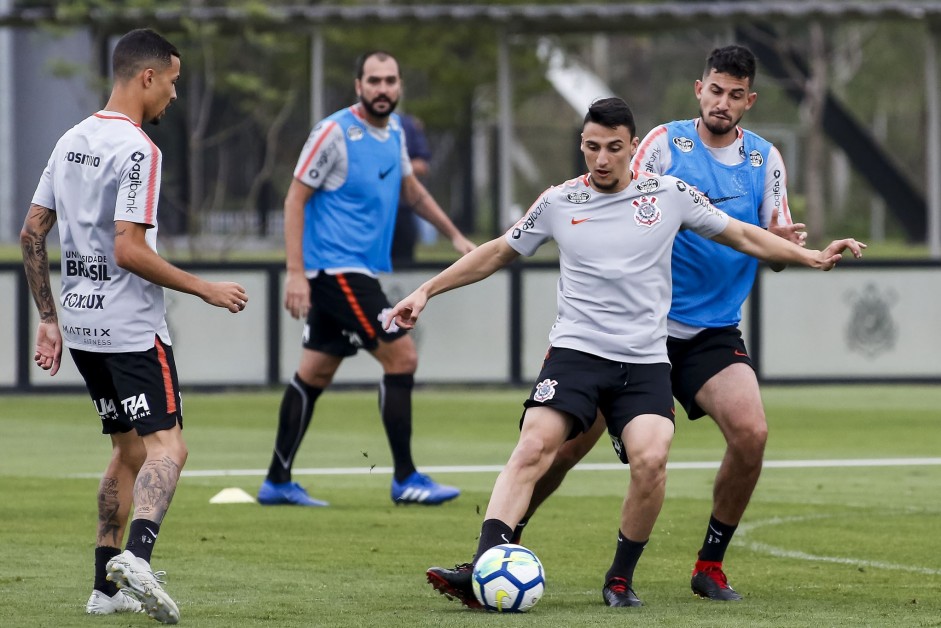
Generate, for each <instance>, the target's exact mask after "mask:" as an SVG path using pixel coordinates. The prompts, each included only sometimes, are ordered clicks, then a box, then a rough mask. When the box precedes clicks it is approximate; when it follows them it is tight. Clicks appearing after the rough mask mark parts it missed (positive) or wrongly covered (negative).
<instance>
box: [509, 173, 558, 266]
mask: <svg viewBox="0 0 941 628" xmlns="http://www.w3.org/2000/svg"><path fill="white" fill-rule="evenodd" d="M551 190H552V188H550V189H548V190H546V191H545V192H543V193H542V194H541V195H540V196H539V198H537V199H536V202H535V203H533V204H532V206H531V207H530V208H529V210H528V211H527V212H526V214H524V215H523V217H522V218H520V219H519V221H518V222H517V223H516V224H515V225H513V226H512V227H510V229H509V230H508V231H507V232H506V234H505V235H504V236H503V237H504V239H505V240H506V242H507V244H509V245H510V247H511V248H512V249H513V250H514V251H516V252H517V253H519V254H520V255H523V256H524V257H530V256H531V255H532V254H533V253H535V252H536V250H537V249H538V248H539V247H540V246H542V245H543V244H544V243H545V242H546V241H547V240H549V239H550V238H551V237H552V225H551V222H552V221H551V220H549V218H550V216H549V215H548V212H551V211H552V209H551V207H552V202H551V200H550V198H549V193H550V192H551Z"/></svg>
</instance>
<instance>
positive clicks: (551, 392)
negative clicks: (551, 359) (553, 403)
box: [533, 379, 559, 403]
mask: <svg viewBox="0 0 941 628" xmlns="http://www.w3.org/2000/svg"><path fill="white" fill-rule="evenodd" d="M558 384H559V382H557V381H556V380H554V379H544V380H542V381H541V382H539V383H538V384H536V391H535V392H534V393H533V400H534V401H538V402H539V403H542V402H543V401H549V400H550V399H552V398H553V397H555V387H556V386H558Z"/></svg>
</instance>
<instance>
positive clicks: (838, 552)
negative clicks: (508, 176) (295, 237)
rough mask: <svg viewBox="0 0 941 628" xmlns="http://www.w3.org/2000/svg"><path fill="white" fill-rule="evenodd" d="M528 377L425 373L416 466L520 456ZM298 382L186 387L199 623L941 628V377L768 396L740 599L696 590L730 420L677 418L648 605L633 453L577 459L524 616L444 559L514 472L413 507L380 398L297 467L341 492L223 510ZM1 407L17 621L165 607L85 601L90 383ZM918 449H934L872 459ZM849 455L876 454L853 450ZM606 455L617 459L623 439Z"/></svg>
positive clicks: (171, 574) (459, 551)
mask: <svg viewBox="0 0 941 628" xmlns="http://www.w3.org/2000/svg"><path fill="white" fill-rule="evenodd" d="M523 394H524V393H522V392H519V391H509V392H508V391H490V390H479V391H467V390H454V391H437V390H436V391H419V392H418V393H417V394H416V398H415V415H416V419H415V436H414V442H413V449H414V454H415V459H416V461H417V462H418V463H419V466H420V467H421V468H424V469H427V468H428V467H435V466H459V465H499V464H502V463H503V462H505V461H506V458H507V456H508V454H509V452H510V450H511V449H512V447H513V445H514V443H515V439H516V434H517V431H516V422H517V419H518V416H519V412H520V407H521V406H520V402H521V400H522V398H523ZM279 399H280V393H261V394H242V393H226V394H217V395H206V394H195V393H193V394H186V395H185V402H184V404H185V413H186V423H185V434H186V437H187V442H188V444H189V448H190V456H189V461H188V463H187V466H186V471H185V473H188V475H186V476H185V477H184V478H183V479H182V481H181V483H180V486H179V488H178V490H177V493H176V497H175V498H174V501H173V506H172V508H171V510H170V513H169V515H168V517H167V519H166V521H165V522H164V526H163V529H162V530H161V533H160V540H159V543H158V544H157V547H156V550H155V553H154V561H153V562H154V567H155V569H162V570H166V571H167V573H168V582H167V585H166V589H167V591H168V592H169V593H170V595H172V596H173V597H174V598H175V599H176V601H177V603H178V604H179V606H180V610H181V614H182V620H181V625H190V626H198V627H201V628H202V627H208V628H213V627H227V628H228V627H231V626H277V627H282V626H284V627H287V626H331V627H332V626H338V627H343V626H349V627H355V628H363V627H366V626H382V628H397V627H403V628H411V627H415V626H495V625H513V626H619V627H621V626H627V625H630V626H742V627H746V626H747V627H752V626H769V627H775V628H777V627H780V626H939V625H941V534H938V526H939V523H938V522H939V521H941V488H939V487H941V465H939V464H937V462H938V457H939V456H941V388H939V387H927V386H926V387H876V386H867V387H861V386H859V387H845V388H844V387H826V388H767V389H766V390H765V400H766V404H767V409H768V416H769V421H770V425H771V436H770V442H769V446H768V451H767V456H766V460H767V463H768V465H767V466H766V468H765V471H764V473H763V475H762V479H761V481H760V483H759V485H758V489H757V491H756V493H755V497H754V499H753V500H752V505H751V507H750V509H749V511H748V513H747V514H746V519H745V521H744V522H743V525H742V526H741V527H740V530H739V532H738V534H737V535H736V538H735V540H734V541H733V544H732V548H731V549H730V550H729V553H728V555H727V556H726V571H727V573H728V574H729V577H730V582H731V583H732V584H733V586H734V587H735V588H736V589H737V590H738V591H739V592H741V593H742V594H743V595H744V596H745V601H744V602H742V603H738V604H718V603H711V602H707V601H704V600H699V599H697V598H694V597H693V596H692V594H691V593H690V590H689V572H690V569H691V568H692V564H693V561H694V559H695V552H696V550H697V549H698V547H699V545H700V543H701V541H702V536H703V534H704V532H705V526H706V521H707V518H708V515H709V509H710V503H711V490H712V479H713V477H714V474H715V471H714V469H713V468H701V465H695V464H692V463H698V462H704V463H713V464H714V463H717V461H718V460H719V459H720V457H721V455H722V443H721V437H720V435H719V433H718V430H717V429H716V428H715V426H714V425H713V424H712V423H711V421H709V420H708V419H704V420H702V421H698V422H696V423H690V422H689V421H687V420H686V419H685V417H678V419H677V436H676V440H675V441H674V446H673V450H672V455H671V461H672V462H673V463H675V464H676V465H677V466H675V467H673V468H671V471H670V473H669V480H668V489H667V500H666V504H665V506H664V508H663V512H662V513H661V515H660V519H659V521H658V523H657V526H656V530H655V532H654V535H653V538H652V540H651V542H650V544H649V545H648V547H647V550H646V552H645V554H644V556H643V558H642V559H641V563H640V565H639V567H638V570H637V574H636V580H635V588H636V589H637V592H638V594H639V595H640V597H641V598H642V599H643V600H644V601H645V602H646V606H645V607H643V608H640V609H608V608H606V607H604V606H603V604H602V602H601V592H600V591H601V586H602V578H603V575H604V572H605V571H606V570H607V568H608V565H609V563H610V559H611V556H612V552H613V548H614V544H615V535H616V530H617V521H618V511H619V508H620V505H621V500H622V498H623V496H624V490H625V487H626V485H627V477H628V475H627V470H626V469H617V470H578V471H575V472H573V473H572V474H571V475H570V476H569V478H568V480H567V483H566V484H565V485H564V486H563V488H562V489H561V491H560V492H559V493H558V494H557V495H556V496H555V497H554V498H553V499H551V500H550V501H549V502H548V503H547V504H546V506H545V507H544V509H543V510H542V511H541V512H540V513H539V515H537V517H536V518H534V519H533V521H532V523H531V524H530V527H529V528H528V531H527V533H526V535H525V537H524V540H523V541H524V544H525V545H527V546H528V547H530V548H531V549H533V550H534V551H535V552H536V554H537V555H538V556H539V557H540V559H541V560H542V562H543V564H544V565H545V568H546V574H547V590H546V596H545V598H544V599H543V600H542V601H541V602H540V603H539V605H538V606H537V607H536V608H535V610H534V611H533V612H532V613H530V614H528V615H524V616H518V617H500V616H495V615H489V614H486V613H479V612H471V611H467V610H465V609H463V608H462V607H461V606H460V605H459V604H458V603H456V602H449V601H448V600H446V599H445V598H444V597H442V596H440V595H438V594H437V593H435V592H433V591H432V589H431V588H430V587H429V586H428V585H427V584H426V583H425V579H424V571H425V569H426V568H427V567H428V566H431V565H445V566H450V565H452V564H454V563H455V562H464V561H466V560H468V559H469V558H470V556H471V554H472V552H473V551H474V549H475V547H476V541H475V538H476V536H477V533H478V530H479V525H480V522H481V518H482V515H483V512H484V509H485V508H486V504H487V498H488V495H489V491H490V488H491V486H492V484H493V480H494V478H495V476H496V474H495V472H494V471H492V470H483V471H473V472H469V471H462V472H443V471H433V475H434V477H435V478H436V479H438V480H440V481H443V482H446V483H449V484H454V485H456V486H459V487H461V488H462V489H463V490H464V494H463V495H462V496H461V497H459V498H458V499H457V500H455V501H454V502H452V503H449V504H445V505H443V506H440V507H421V506H409V507H395V506H394V505H393V504H392V503H391V501H390V499H389V481H390V478H389V475H388V471H387V468H388V466H389V465H390V458H389V453H388V448H387V445H386V442H385V436H384V434H383V432H382V429H381V426H380V421H379V417H378V413H377V410H376V405H377V404H376V397H375V394H373V393H362V392H335V391H331V392H328V393H327V394H326V395H324V396H323V397H322V398H321V399H320V401H318V405H317V413H316V415H315V417H314V422H313V424H312V426H311V428H310V431H309V433H308V435H307V439H306V442H305V444H304V447H303V448H302V450H301V453H300V456H299V459H298V460H297V463H296V468H297V469H303V470H317V469H324V468H330V469H340V470H348V471H349V472H336V473H334V474H323V473H319V474H314V473H312V474H299V475H297V477H296V479H297V480H299V481H300V482H301V483H303V484H304V485H305V486H307V487H308V489H309V490H310V492H311V494H312V495H314V496H316V497H318V498H321V499H326V500H328V501H330V502H331V504H332V505H331V507H330V508H325V509H301V508H289V507H261V506H258V505H255V504H228V505H210V504H209V499H210V498H211V497H212V496H213V495H215V494H216V493H218V492H219V491H220V490H221V489H223V488H228V487H241V488H243V489H244V490H246V491H247V492H249V493H250V494H252V495H254V493H255V491H256V490H257V487H258V485H259V484H260V482H261V480H262V470H263V469H264V468H266V467H267V464H268V460H269V456H270V452H271V445H272V442H273V439H274V429H275V421H276V413H277V407H278V403H279ZM0 403H2V407H3V410H2V412H0V504H2V505H0V625H3V626H16V627H20V626H50V627H53V626H55V627H59V626H155V625H157V624H156V623H155V622H153V620H151V619H148V618H146V617H143V616H127V615H124V616H110V617H89V616H86V615H84V603H85V601H86V599H87V598H88V595H89V593H90V592H91V583H92V569H93V553H92V550H93V546H94V536H95V535H94V526H95V519H96V513H95V493H96V488H97V480H96V479H95V477H96V476H97V475H98V474H99V473H100V472H101V470H102V469H103V468H104V464H105V460H106V457H107V455H108V449H109V444H108V441H107V439H106V438H105V437H103V436H101V435H100V434H97V431H98V419H97V415H96V414H95V412H94V409H93V407H92V404H91V401H90V400H88V399H87V398H85V397H79V396H54V395H47V396H42V397H38V396H37V397H22V396H8V397H4V398H2V399H0ZM905 458H922V459H929V460H923V461H922V462H921V463H920V464H901V463H900V462H899V461H898V460H895V461H894V462H893V463H892V464H887V465H884V466H875V465H874V463H871V462H867V461H870V460H888V459H905ZM932 459H933V460H932ZM798 461H815V462H807V463H801V462H798ZM834 461H836V462H834ZM847 461H858V462H855V463H852V464H856V465H859V466H840V465H846V464H848V462H847ZM586 462H588V463H592V464H595V465H597V464H599V463H614V462H616V459H615V457H614V454H613V453H612V451H611V448H610V445H608V444H607V443H606V442H602V443H600V444H599V446H598V447H597V448H596V450H595V451H594V452H592V454H591V456H590V457H589V458H588V459H587V460H586ZM932 462H933V464H932ZM785 463H789V464H790V465H791V466H788V464H785ZM214 471H228V472H229V473H230V474H229V475H225V476H222V475H219V474H215V473H213V472H214ZM197 472H198V473H197ZM240 473H245V474H240Z"/></svg>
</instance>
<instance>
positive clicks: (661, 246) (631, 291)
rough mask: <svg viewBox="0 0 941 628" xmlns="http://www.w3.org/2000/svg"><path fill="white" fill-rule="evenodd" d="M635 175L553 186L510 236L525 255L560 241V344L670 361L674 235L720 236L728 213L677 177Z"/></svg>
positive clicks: (611, 356) (642, 360)
mask: <svg viewBox="0 0 941 628" xmlns="http://www.w3.org/2000/svg"><path fill="white" fill-rule="evenodd" d="M632 177H633V180H632V181H631V183H630V184H629V185H628V186H627V187H626V188H625V189H623V190H621V191H620V192H617V193H614V194H605V193H602V192H598V191H596V190H595V189H593V188H592V187H591V185H590V184H589V175H584V176H582V177H579V178H577V179H572V180H571V181H567V182H565V183H563V184H562V185H558V186H555V187H552V188H549V189H548V190H546V191H545V192H543V193H542V195H541V196H540V197H539V198H538V199H537V200H536V202H535V203H533V205H532V207H530V208H529V211H527V212H526V215H525V216H523V218H521V219H520V221H519V222H518V223H516V225H515V226H513V227H512V228H511V229H510V230H509V231H507V233H506V235H505V236H504V237H505V238H506V241H507V243H508V244H509V245H510V246H511V247H512V248H513V249H514V250H516V251H517V252H518V253H520V254H521V255H524V256H530V255H532V254H533V253H535V251H536V249H538V248H539V246H540V245H542V244H543V243H544V242H546V241H547V240H548V239H549V238H552V239H554V240H555V241H556V242H557V243H558V245H559V267H560V270H561V276H560V278H559V284H558V293H557V299H558V316H557V317H556V321H555V324H553V326H552V329H551V331H550V332H549V342H550V344H551V345H552V346H553V347H565V348H568V349H575V350H577V351H582V352H585V353H590V354H592V355H596V356H600V357H603V358H606V359H608V360H614V361H617V362H627V363H634V364H653V363H661V362H662V363H669V359H668V358H667V350H666V338H667V326H666V320H667V313H668V312H669V310H670V299H671V294H672V279H671V273H670V261H671V258H672V249H673V239H674V238H675V236H676V234H677V232H678V231H679V230H680V229H683V228H687V229H692V230H693V231H695V232H696V233H698V234H699V235H701V236H703V237H706V238H711V237H713V236H715V235H718V234H720V233H722V231H724V230H725V228H726V226H727V225H728V222H729V217H728V216H727V215H726V214H725V213H724V212H723V211H721V210H719V209H717V208H716V207H715V206H713V205H711V204H710V203H709V202H708V201H707V200H706V199H705V197H703V196H702V195H701V194H700V193H699V192H697V191H696V190H695V189H694V188H692V187H690V186H687V185H686V184H685V183H683V182H682V181H680V180H679V179H677V178H676V177H671V176H667V175H664V176H654V175H651V174H648V173H639V174H637V173H632Z"/></svg>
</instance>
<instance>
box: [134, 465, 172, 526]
mask: <svg viewBox="0 0 941 628" xmlns="http://www.w3.org/2000/svg"><path fill="white" fill-rule="evenodd" d="M179 479H180V465H178V464H177V463H175V462H174V461H173V460H171V459H170V457H169V456H164V457H163V458H161V459H159V460H148V461H147V462H145V463H144V466H143V467H141V470H140V473H138V474H137V482H135V483H134V516H135V517H138V518H143V519H150V520H151V521H153V522H154V523H161V522H162V521H163V517H164V515H166V514H167V509H168V508H169V507H170V500H171V499H173V492H174V491H175V490H176V483H177V481H178V480H179Z"/></svg>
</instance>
